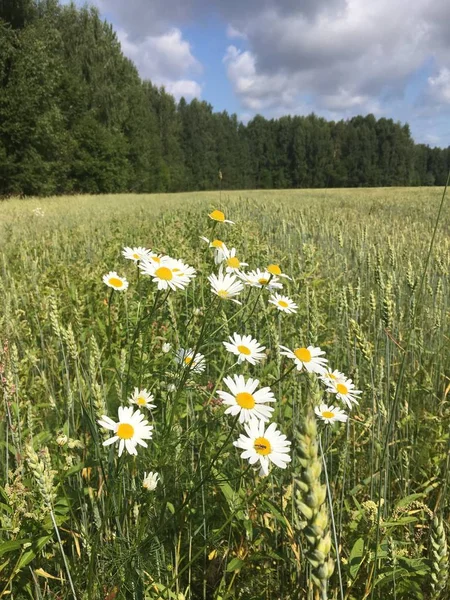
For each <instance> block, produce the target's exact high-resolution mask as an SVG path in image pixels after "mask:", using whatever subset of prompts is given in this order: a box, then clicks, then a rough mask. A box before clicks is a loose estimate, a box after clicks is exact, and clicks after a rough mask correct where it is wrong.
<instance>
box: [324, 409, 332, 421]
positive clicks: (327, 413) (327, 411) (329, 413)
mask: <svg viewBox="0 0 450 600" xmlns="http://www.w3.org/2000/svg"><path fill="white" fill-rule="evenodd" d="M322 417H324V418H325V419H332V418H333V417H334V413H333V412H331V411H329V410H324V411H323V413H322Z"/></svg>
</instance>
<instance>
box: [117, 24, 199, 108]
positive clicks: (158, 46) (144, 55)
mask: <svg viewBox="0 0 450 600" xmlns="http://www.w3.org/2000/svg"><path fill="white" fill-rule="evenodd" d="M117 36H118V38H119V41H120V43H121V45H122V50H123V52H124V54H125V55H126V56H128V58H130V59H131V60H132V61H133V62H134V64H135V65H136V67H137V68H138V70H139V73H140V75H141V77H143V78H144V79H151V81H152V82H153V83H156V84H157V85H164V86H165V87H166V88H167V90H168V91H169V92H170V93H172V94H173V95H174V96H176V97H177V98H180V97H181V96H184V97H185V98H187V99H191V98H194V97H199V96H200V94H201V86H200V84H199V83H198V82H197V81H195V80H193V79H186V78H185V77H186V75H187V74H189V73H191V74H194V75H195V74H200V73H201V65H200V63H199V62H198V61H197V60H196V58H195V57H194V56H193V55H192V52H191V47H190V44H189V43H188V42H187V41H186V40H184V39H183V36H182V33H181V31H180V30H179V29H176V28H174V29H171V30H170V31H168V32H166V33H163V34H161V35H149V36H146V37H144V38H141V39H138V40H135V41H133V40H132V39H131V38H130V35H129V34H128V33H127V32H126V31H124V30H123V29H120V30H118V32H117Z"/></svg>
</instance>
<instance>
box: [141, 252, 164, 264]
mask: <svg viewBox="0 0 450 600" xmlns="http://www.w3.org/2000/svg"><path fill="white" fill-rule="evenodd" d="M162 258H164V254H157V253H156V252H149V253H148V256H147V258H146V260H148V261H149V262H151V263H153V264H155V265H159V263H160V262H161V259H162ZM167 258H168V257H167Z"/></svg>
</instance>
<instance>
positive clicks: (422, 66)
mask: <svg viewBox="0 0 450 600" xmlns="http://www.w3.org/2000/svg"><path fill="white" fill-rule="evenodd" d="M78 3H80V4H81V2H78ZM91 3H92V4H94V5H96V6H98V8H99V10H100V13H101V14H102V16H103V17H104V18H105V19H107V20H108V21H110V22H111V23H112V24H113V25H114V27H115V29H116V31H117V34H118V37H119V39H120V41H121V43H122V49H123V51H124V53H125V54H126V55H127V56H129V57H130V58H131V59H132V60H133V61H134V62H135V64H136V66H137V68H138V70H139V72H140V74H141V76H142V77H144V78H148V79H151V80H152V81H153V82H154V83H156V84H158V85H165V86H166V88H167V89H168V90H169V91H170V92H171V93H173V94H174V95H175V96H176V97H177V98H179V97H181V96H182V95H183V96H185V97H186V99H187V100H190V99H192V98H193V97H198V98H201V99H203V100H206V101H208V102H210V103H211V104H212V105H213V107H214V109H215V110H227V111H228V112H230V113H233V112H234V113H236V114H237V115H238V117H239V118H240V119H242V120H243V121H244V122H245V121H247V120H249V119H250V118H251V117H252V116H254V115H255V114H257V113H259V114H263V115H264V116H266V117H268V118H271V117H278V116H281V115H283V114H308V113H310V112H315V113H316V114H319V115H322V116H324V117H326V118H328V119H334V120H338V119H346V118H349V117H351V116H353V115H356V114H367V113H373V114H375V116H376V117H382V116H385V117H391V118H393V119H394V120H400V121H402V122H406V121H407V122H408V123H409V124H410V127H411V131H412V134H413V137H414V138H415V140H416V141H417V142H424V143H428V144H430V145H440V146H448V145H450V118H449V117H450V36H449V35H448V32H447V24H448V22H450V2H448V0H433V2H432V3H430V2H429V0H395V2H392V0H376V1H375V0H372V1H371V0H127V1H126V2H124V0H91Z"/></svg>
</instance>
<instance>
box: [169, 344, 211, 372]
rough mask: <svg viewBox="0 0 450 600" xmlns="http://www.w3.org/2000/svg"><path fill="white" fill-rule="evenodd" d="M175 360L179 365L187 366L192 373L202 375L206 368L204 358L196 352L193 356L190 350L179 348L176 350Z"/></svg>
mask: <svg viewBox="0 0 450 600" xmlns="http://www.w3.org/2000/svg"><path fill="white" fill-rule="evenodd" d="M175 360H176V361H177V363H178V364H179V365H185V366H188V367H189V368H190V370H191V371H193V372H194V373H202V372H203V371H204V370H205V368H206V364H205V357H204V356H203V354H200V353H199V352H197V354H196V355H195V356H194V351H193V350H192V348H187V349H186V350H185V349H184V348H180V349H179V350H177V355H176V357H175Z"/></svg>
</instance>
